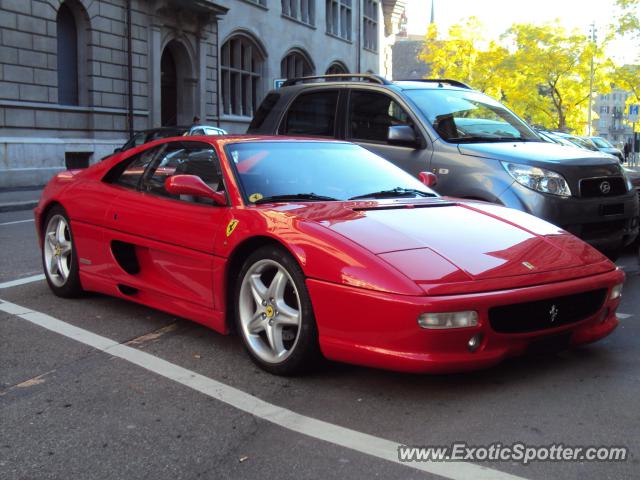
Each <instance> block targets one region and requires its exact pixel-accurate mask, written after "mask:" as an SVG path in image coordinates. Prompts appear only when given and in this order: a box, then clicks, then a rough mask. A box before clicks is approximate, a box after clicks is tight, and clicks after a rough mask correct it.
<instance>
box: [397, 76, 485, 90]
mask: <svg viewBox="0 0 640 480" xmlns="http://www.w3.org/2000/svg"><path fill="white" fill-rule="evenodd" d="M396 81H398V82H429V83H446V84H447V85H451V86H452V87H460V88H466V89H467V90H473V89H472V88H471V87H470V86H469V85H467V84H466V83H462V82H460V81H458V80H452V79H450V78H407V79H403V80H396Z"/></svg>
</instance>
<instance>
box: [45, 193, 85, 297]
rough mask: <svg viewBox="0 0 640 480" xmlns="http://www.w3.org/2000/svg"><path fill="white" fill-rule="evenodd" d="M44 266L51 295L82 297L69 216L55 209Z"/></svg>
mask: <svg viewBox="0 0 640 480" xmlns="http://www.w3.org/2000/svg"><path fill="white" fill-rule="evenodd" d="M42 237H43V245H42V266H43V268H44V274H45V277H46V279H47V283H48V284H49V288H50V289H51V291H52V292H53V293H54V294H55V295H57V296H58V297H64V298H72V297H77V296H79V295H80V294H81V293H82V286H81V285H80V273H79V271H78V255H77V253H76V248H75V242H74V240H73V234H72V232H71V223H70V222H69V217H68V216H67V212H66V211H65V210H64V208H62V207H61V206H59V205H57V206H55V207H53V208H52V209H51V210H50V211H49V213H48V214H47V218H46V219H45V222H44V230H43V234H42Z"/></svg>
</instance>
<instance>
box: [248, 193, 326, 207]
mask: <svg viewBox="0 0 640 480" xmlns="http://www.w3.org/2000/svg"><path fill="white" fill-rule="evenodd" d="M290 200H312V201H323V200H324V201H327V202H330V201H335V200H338V199H337V198H333V197H326V196H324V195H316V194H315V193H313V192H311V193H288V194H285V195H273V196H271V197H263V198H261V199H259V200H256V201H255V202H253V203H254V204H255V205H258V204H261V203H273V202H286V201H290Z"/></svg>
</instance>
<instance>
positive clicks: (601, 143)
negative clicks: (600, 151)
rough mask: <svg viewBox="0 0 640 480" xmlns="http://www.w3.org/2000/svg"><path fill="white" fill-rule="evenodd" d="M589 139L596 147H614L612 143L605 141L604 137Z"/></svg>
mask: <svg viewBox="0 0 640 480" xmlns="http://www.w3.org/2000/svg"><path fill="white" fill-rule="evenodd" d="M591 141H592V142H593V143H595V144H596V147H598V148H614V147H613V145H611V144H610V143H609V142H607V141H606V140H605V139H604V138H600V137H591Z"/></svg>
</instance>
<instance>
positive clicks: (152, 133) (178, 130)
mask: <svg viewBox="0 0 640 480" xmlns="http://www.w3.org/2000/svg"><path fill="white" fill-rule="evenodd" d="M226 134H227V132H226V131H225V130H224V129H222V128H218V127H212V126H210V125H192V126H190V127H160V128H152V129H150V130H143V131H140V132H136V133H135V134H134V135H133V137H131V138H130V139H129V141H128V142H127V143H125V144H124V145H123V146H122V147H120V148H116V149H115V150H114V151H113V153H120V152H126V151H127V150H130V149H132V148H135V147H139V146H140V145H143V144H145V143H149V142H153V141H154V140H159V139H161V138H169V137H180V136H182V135H187V136H198V135H226Z"/></svg>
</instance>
